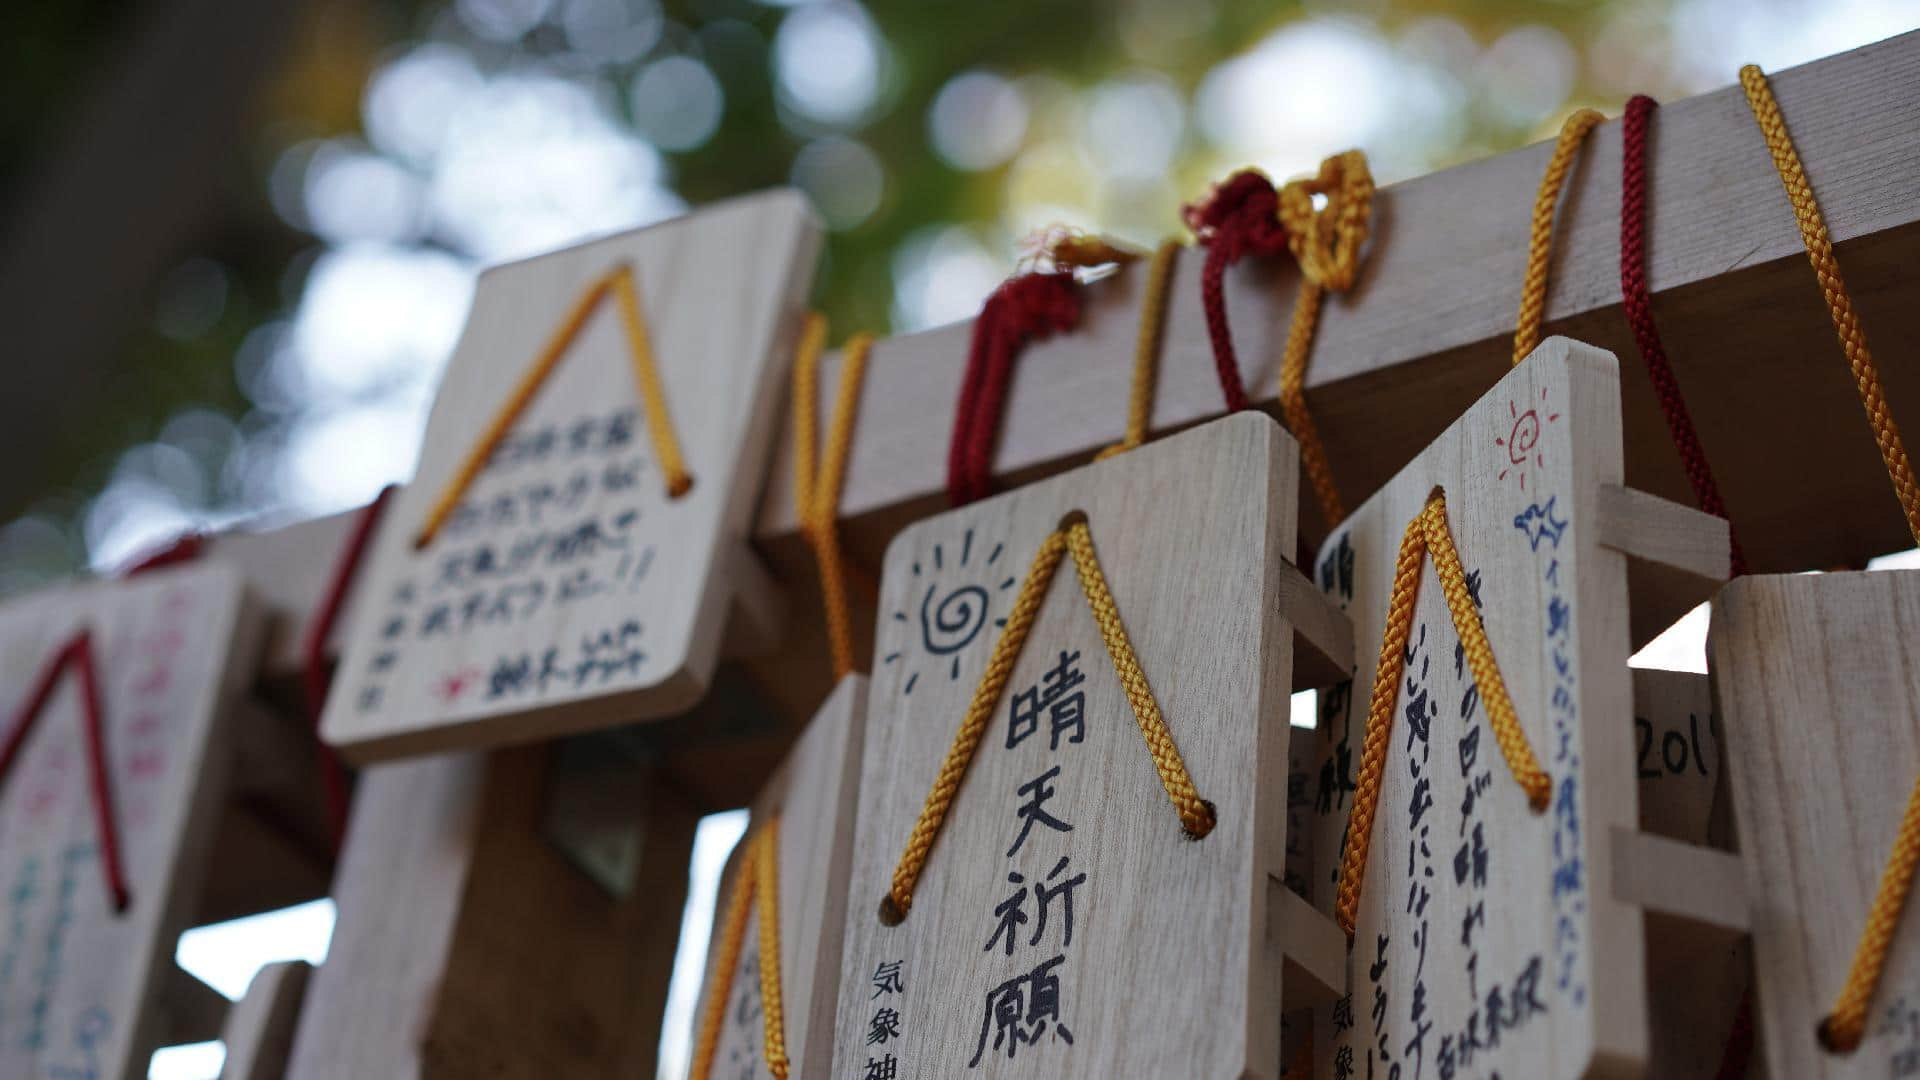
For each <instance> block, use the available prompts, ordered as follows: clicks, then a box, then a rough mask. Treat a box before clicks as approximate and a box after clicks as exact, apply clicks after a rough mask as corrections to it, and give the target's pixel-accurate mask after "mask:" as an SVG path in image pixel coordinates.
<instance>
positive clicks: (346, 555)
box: [301, 487, 393, 853]
mask: <svg viewBox="0 0 1920 1080" xmlns="http://www.w3.org/2000/svg"><path fill="white" fill-rule="evenodd" d="M392 493H393V488H391V487H385V488H381V489H380V494H378V495H376V496H374V498H373V501H372V502H370V503H368V504H367V505H366V506H365V507H363V508H362V509H361V511H360V517H359V519H358V520H356V521H355V522H354V524H353V531H352V532H351V533H349V534H348V535H347V543H346V546H345V547H343V548H341V549H340V558H339V560H338V561H336V562H335V563H334V566H333V578H332V580H330V581H329V582H328V583H327V591H326V593H325V594H323V595H322V596H321V598H320V606H319V607H318V608H316V609H315V610H314V613H313V621H312V622H310V623H308V624H307V636H306V640H305V641H304V642H302V646H303V648H302V660H303V664H302V670H301V676H302V681H303V683H304V687H305V690H306V700H307V720H308V722H309V723H310V724H311V725H312V728H313V738H314V746H315V749H316V752H317V754H318V756H319V759H320V782H321V785H322V787H323V788H324V789H325V791H326V797H327V824H328V826H329V827H331V829H332V831H333V848H334V851H335V853H338V852H339V850H340V846H341V844H342V843H343V842H344V841H345V840H346V835H347V771H346V767H345V766H343V765H342V764H341V763H340V756H339V755H338V754H335V753H334V752H333V748H332V747H330V746H328V745H327V744H325V743H323V742H321V741H320V715H321V713H322V712H323V711H325V709H326V705H327V684H328V682H329V681H330V678H331V676H332V670H331V669H330V667H329V666H328V664H327V639H328V638H331V637H332V636H333V628H334V624H335V623H337V622H339V620H340V609H341V608H342V607H343V606H345V604H346V599H347V590H348V589H349V588H351V587H352V585H353V580H354V578H355V577H356V576H358V574H359V570H360V564H361V562H362V561H363V559H364V557H365V556H366V553H367V545H368V541H370V540H371V539H372V538H373V527H374V525H375V524H377V523H378V522H379V520H380V514H381V511H383V510H385V509H386V505H387V497H388V496H389V495H391V494H392Z"/></svg>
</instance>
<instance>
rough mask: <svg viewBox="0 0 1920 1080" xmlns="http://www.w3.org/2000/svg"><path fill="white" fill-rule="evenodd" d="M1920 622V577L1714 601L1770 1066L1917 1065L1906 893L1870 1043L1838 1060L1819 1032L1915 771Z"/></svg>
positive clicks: (1873, 1068) (1840, 577) (1793, 1071)
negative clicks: (1915, 640) (1918, 634)
mask: <svg viewBox="0 0 1920 1080" xmlns="http://www.w3.org/2000/svg"><path fill="white" fill-rule="evenodd" d="M1916 627H1920V571H1912V570H1896V571H1877V572H1872V573H1846V574H1816V575H1792V576H1787V575H1781V576H1772V575H1769V576H1764V577H1762V576H1752V577H1744V578H1741V579H1740V580H1738V581H1736V582H1734V583H1733V584H1731V585H1729V586H1727V588H1726V590H1725V591H1724V592H1722V593H1721V594H1720V596H1719V598H1718V599H1716V600H1715V601H1714V604H1713V630H1712V633H1711V635H1710V636H1709V638H1708V642H1707V647H1708V657H1709V663H1708V666H1709V667H1710V668H1711V669H1712V672H1713V687H1714V693H1715V695H1716V696H1717V697H1718V699H1719V702H1720V709H1721V715H1722V716H1723V717H1724V718H1725V721H1726V732H1727V740H1726V745H1727V760H1728V766H1729V767H1728V770H1727V772H1728V778H1729V780H1730V785H1729V786H1730V788H1731V791H1732V794H1733V815H1734V821H1735V832H1736V836H1737V838H1738V843H1739V847H1740V853H1741V856H1742V858H1744V859H1745V860H1746V866H1747V879H1746V880H1747V886H1748V890H1749V893H1750V895H1751V896H1753V897H1754V903H1753V962H1754V971H1755V987H1756V994H1757V995H1758V996H1757V1000H1756V1005H1757V1006H1758V1013H1757V1016H1756V1021H1757V1023H1756V1026H1757V1027H1758V1028H1759V1031H1760V1036H1759V1037H1760V1041H1761V1045H1762V1047H1763V1048H1764V1049H1765V1065H1766V1069H1767V1075H1769V1076H1777V1077H1784V1076H1793V1077H1808V1078H1833V1080H1838V1078H1842V1077H1845V1078H1856V1077H1857V1078H1862V1080H1864V1078H1866V1077H1875V1078H1879V1077H1889V1076H1896V1077H1897V1076H1912V1075H1915V1074H1916V1073H1920V925H1917V924H1916V923H1915V921H1914V911H1913V908H1912V904H1911V903H1909V905H1908V909H1907V911H1906V913H1905V915H1904V916H1903V917H1902V919H1901V921H1900V923H1899V927H1898V930H1897V931H1896V932H1895V935H1894V938H1893V945H1892V948H1891V949H1890V950H1889V952H1888V954H1887V965H1886V969H1885V972H1884V974H1883V975H1882V976H1881V981H1880V987H1879V991H1878V993H1877V994H1876V995H1875V996H1874V1000H1873V1005H1872V1010H1871V1012H1870V1013H1869V1014H1868V1018H1867V1027H1866V1032H1865V1036H1864V1039H1863V1041H1862V1042H1861V1044H1860V1046H1859V1047H1858V1048H1857V1049H1855V1050H1854V1051H1853V1052H1852V1053H1850V1054H1845V1055H1836V1054H1831V1053H1828V1052H1827V1051H1826V1050H1825V1049H1824V1048H1823V1047H1822V1046H1821V1044H1820V1041H1819V1039H1818V1038H1817V1037H1816V1029H1817V1027H1818V1025H1819V1024H1820V1022H1821V1020H1822V1019H1824V1018H1825V1016H1826V1015H1827V1011H1828V1010H1829V1009H1830V1008H1832V1006H1833V1003H1834V1000H1835V998H1837V997H1838V996H1839V993H1840V988H1841V986H1842V985H1843V984H1844V983H1845V981H1846V977H1847V969H1848V966H1849V965H1850V964H1851V963H1852V961H1853V954H1854V949H1855V947H1856V946H1857V945H1858V943H1859V941H1860V935H1861V930H1862V928H1863V927H1864V926H1865V924H1866V918H1867V911H1868V909H1869V908H1870V907H1871V906H1872V902H1873V895H1874V889H1875V887H1876V886H1877V885H1878V884H1879V881H1880V875H1881V871H1882V870H1883V869H1884V868H1885V866H1886V864H1887V858H1888V855H1889V854H1890V853H1891V852H1892V851H1893V845H1894V837H1895V836H1896V834H1897V833H1898V832H1899V829H1900V816H1901V811H1902V810H1903V809H1904V808H1905V806H1906V801H1907V793H1908V792H1909V791H1911V790H1912V788H1913V785H1914V779H1915V777H1916V776H1920V668H1916V667H1915V666H1914V664H1913V662H1912V659H1911V654H1912V650H1913V633H1914V629H1915V628H1916Z"/></svg>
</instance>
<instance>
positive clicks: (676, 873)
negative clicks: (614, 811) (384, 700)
mask: <svg viewBox="0 0 1920 1080" xmlns="http://www.w3.org/2000/svg"><path fill="white" fill-rule="evenodd" d="M547 757H548V752H547V749H546V748H545V747H521V748H516V749H513V750H507V751H499V752H495V753H492V754H477V753H476V754H458V755H447V756H442V757H435V758H430V759H426V760H422V761H412V762H403V763H399V764H394V765H386V766H381V767H378V768H375V769H371V770H368V771H367V772H366V773H365V774H364V775H363V776H362V778H361V788H360V793H359V797H358V798H357V800H356V801H355V804H354V812H353V821H352V824H351V826H350V828H349V831H348V836H347V846H346V854H345V857H344V858H343V860H342V862H341V865H340V872H339V876H338V878H337V880H336V883H335V887H334V899H335V902H336V903H337V905H338V908H339V917H338V921H337V923H336V925H335V928H334V936H333V942H332V945H331V947H330V949H329V951H328V954H327V959H326V962H325V963H323V964H322V965H321V966H320V967H319V969H318V970H316V971H315V973H314V975H313V978H312V980H311V983H310V985H309V987H308V990H307V997H306V1003H305V1005H304V1006H303V1007H302V1011H301V1017H300V1025H299V1029H298V1031H297V1033H296V1035H295V1038H294V1047H293V1056H292V1061H291V1064H290V1066H289V1069H288V1072H287V1075H288V1076H289V1077H293V1078H295V1080H318V1078H338V1080H362V1078H366V1077H380V1078H382V1080H387V1078H392V1080H416V1078H418V1080H439V1078H442V1077H446V1078H464V1077H471V1076H476V1075H485V1076H489V1077H499V1078H526V1080H535V1078H546V1077H551V1076H556V1075H564V1076H568V1077H596V1078H598V1077H604V1078H607V1080H613V1078H615V1077H619V1078H630V1077H634V1076H642V1075H650V1074H651V1073H652V1072H653V1070H654V1067H655V1065H654V1061H655V1050H656V1046H657V1044H658V1039H659V1025H660V1014H661V1010H662V1009H663V1007H664V1005H665V1000H666V987H667V979H668V976H669V975H670V973H671V968H672V961H673V953H674V945H675V939H676V938H677V936H678V930H679V925H680V914H681V910H682V908H683V906H684V904H685V901H686V883H687V877H686V874H687V870H686V868H687V863H688V859H689V858H690V857H691V853H692V844H693V831H694V828H695V825H696V824H697V822H698V815H697V814H695V813H694V812H693V811H691V810H690V809H688V808H687V807H686V806H685V805H684V804H683V803H682V802H681V801H680V800H679V798H678V797H677V796H676V795H675V794H674V793H672V792H671V791H669V790H667V789H666V788H665V787H664V786H663V785H659V784H655V783H652V782H651V781H650V780H649V779H648V778H647V777H646V776H645V773H644V770H641V771H640V772H639V773H637V774H636V777H635V782H634V802H633V812H634V816H635V819H636V820H637V821H639V822H640V823H641V824H642V826H643V829H644V835H643V837H642V839H641V842H640V851H639V856H638V857H639V860H640V861H639V867H638V870H637V874H638V880H639V881H640V882H641V886H640V887H639V888H636V889H635V890H634V891H633V893H632V894H631V895H630V896H627V897H625V898H623V899H615V898H613V897H610V896H609V895H608V894H607V893H606V892H605V891H604V890H603V889H601V888H600V886H599V885H597V884H595V883H594V882H593V881H591V880H590V879H589V878H588V877H587V876H586V875H585V874H584V873H582V872H581V871H580V870H578V869H577V868H576V867H574V866H573V865H572V864H571V863H569V862H568V861H567V860H566V859H565V857H564V856H562V855H561V854H560V853H559V852H558V851H557V850H556V849H555V848H554V847H553V846H552V845H551V844H549V843H548V842H547V840H546V839H545V837H544V836H543V835H542V833H541V829H540V824H541V818H542V804H543V800H544V798H545V791H546V788H547V786H548V784H549V783H550V782H552V777H550V776H549V773H548V770H547V768H546V761H547Z"/></svg>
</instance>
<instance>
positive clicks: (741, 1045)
mask: <svg viewBox="0 0 1920 1080" xmlns="http://www.w3.org/2000/svg"><path fill="white" fill-rule="evenodd" d="M866 709H867V680H866V678H865V677H863V676H859V675H849V676H847V677H846V678H843V679H841V680H840V682H839V684H838V685H837V686H835V687H834V690H833V693H832V695H831V696H829V697H828V698H827V700H826V703H825V704H823V705H822V706H820V711H819V713H818V714H816V715H815V716H814V718H813V720H812V722H811V723H809V724H808V725H807V727H806V730H805V731H804V732H803V733H802V734H801V735H800V738H799V740H798V741H797V742H795V743H794V745H793V751H792V752H791V753H790V754H788V756H787V759H786V760H785V761H784V762H783V763H782V764H781V765H780V768H779V770H778V771H777V772H776V773H775V774H774V776H773V778H772V779H771V780H769V781H768V784H767V788H766V790H764V791H762V792H761V793H760V796H759V798H757V799H755V800H754V802H753V819H752V824H751V825H749V826H748V830H747V833H746V836H745V837H743V838H742V841H741V844H740V847H739V848H738V849H736V850H735V852H734V854H733V858H732V860H731V863H730V865H729V867H728V873H727V877H726V880H725V881H724V882H723V883H722V887H721V889H720V906H719V909H718V911H717V912H716V914H715V918H714V923H713V926H714V937H713V941H714V942H715V943H716V944H718V943H719V942H720V940H721V938H722V937H723V934H724V930H725V924H726V919H727V909H728V906H729V903H730V902H731V901H732V900H733V899H734V898H735V896H736V895H737V894H736V890H738V888H739V875H740V873H741V872H742V871H743V869H745V868H746V867H748V866H750V865H752V864H753V854H752V845H753V844H754V843H756V842H758V841H759V840H760V835H761V831H762V830H764V829H766V828H767V827H768V824H769V823H770V822H777V823H778V824H777V832H776V834H775V835H776V836H777V838H778V839H777V847H778V855H777V865H778V867H779V871H778V880H777V882H776V888H775V895H776V896H777V897H778V905H779V912H780V925H779V936H780V986H781V1012H782V1018H781V1020H782V1022H781V1028H782V1040H783V1042H784V1043H785V1046H786V1055H787V1061H788V1064H789V1071H788V1073H787V1075H788V1077H790V1078H791V1080H805V1078H807V1077H825V1076H829V1075H831V1074H832V1073H831V1070H832V1064H833V1011H834V1006H835V1004H836V1002H837V1001H838V996H839V992H840V944H841V934H842V931H843V929H844V927H845V925H846V918H847V867H848V864H849V863H850V862H851V861H852V858H853V832H852V829H851V828H849V826H850V825H851V823H852V822H853V819H854V814H855V812H856V809H857V807H858V801H857V796H858V793H859V782H860V746H861V738H862V736H863V734H864V732H865V729H866V723H865V721H866ZM762 887H763V886H762V885H761V884H760V883H759V882H758V881H756V882H755V884H754V889H755V890H756V891H755V894H754V895H752V896H751V898H750V903H749V905H748V907H747V909H746V911H747V915H746V921H745V924H744V928H743V933H742V937H741V949H740V953H739V957H738V962H737V963H736V964H735V965H734V970H733V971H732V972H730V973H729V980H728V983H727V986H726V999H725V1001H724V1003H723V1007H724V1009H725V1013H724V1021H723V1022H722V1024H721V1027H720V1028H719V1033H718V1034H719V1040H718V1042H717V1043H716V1044H715V1049H714V1054H713V1059H712V1060H713V1068H712V1071H711V1072H710V1073H709V1074H708V1075H709V1076H711V1077H713V1078H715V1080H718V1078H720V1077H726V1078H727V1080H740V1078H753V1077H770V1076H772V1075H773V1073H772V1072H771V1071H770V1070H769V1069H768V1068H767V1062H766V1053H765V1048H766V1041H767V1040H766V1022H767V1016H766V1009H765V1002H764V1001H763V1000H762V999H761V988H760V979H761V975H760V942H761V938H760V934H761V928H760V914H759V912H760V907H759V904H760V898H759V896H758V893H757V890H758V889H760V888H762ZM710 948H711V947H710ZM715 955H716V954H715V952H714V951H710V952H709V969H708V972H707V979H706V985H705V986H703V987H702V988H701V991H700V1012H699V1013H698V1014H697V1016H696V1021H695V1039H696V1043H697V1040H698V1034H699V1021H700V1019H701V1018H704V1016H705V1014H706V1010H707V1009H709V1008H712V1007H713V1005H714V997H713V996H714V993H715V991H716V985H715V984H716V982H717V980H716V978H715V975H716V972H714V971H713V970H712V968H711V964H712V962H713V960H714V958H715ZM692 1080H704V1078H702V1077H700V1076H698V1075H697V1074H696V1075H695V1076H694V1077H693V1078H692Z"/></svg>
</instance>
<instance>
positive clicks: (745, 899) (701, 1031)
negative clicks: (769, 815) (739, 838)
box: [687, 837, 756, 1080]
mask: <svg viewBox="0 0 1920 1080" xmlns="http://www.w3.org/2000/svg"><path fill="white" fill-rule="evenodd" d="M754 839H755V838H753V837H749V838H747V840H746V841H745V845H746V846H745V847H743V848H742V851H743V852H744V855H743V856H742V858H741V860H740V864H739V867H738V868H737V869H736V870H735V871H734V875H733V886H732V888H731V889H730V890H729V891H728V893H727V907H726V914H724V915H723V916H721V919H720V933H719V935H718V936H717V937H715V938H714V946H713V951H712V957H713V962H712V964H711V966H710V967H709V968H708V976H707V977H708V979H709V980H710V982H709V990H708V993H707V1003H706V1007H705V1008H703V1009H701V1010H700V1026H699V1027H698V1028H697V1029H695V1031H694V1036H693V1060H692V1062H691V1064H689V1066H688V1068H687V1076H688V1078H689V1080H707V1078H708V1077H709V1076H711V1075H712V1073H713V1056H714V1053H715V1051H717V1050H718V1049H719V1047H720V1028H721V1026H722V1025H723V1024H724V1023H725V1022H726V1018H727V997H728V996H729V995H730V994H731V993H732V992H733V973H734V971H735V970H736V969H738V968H739V967H740V947H741V945H742V944H744V943H745V941H746V937H747V912H748V910H749V906H750V905H749V902H750V901H751V900H752V899H753V879H754V874H755V869H756V860H755V859H754V857H753V855H754V851H753V841H754Z"/></svg>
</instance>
